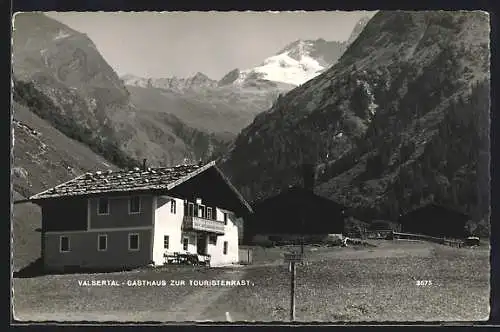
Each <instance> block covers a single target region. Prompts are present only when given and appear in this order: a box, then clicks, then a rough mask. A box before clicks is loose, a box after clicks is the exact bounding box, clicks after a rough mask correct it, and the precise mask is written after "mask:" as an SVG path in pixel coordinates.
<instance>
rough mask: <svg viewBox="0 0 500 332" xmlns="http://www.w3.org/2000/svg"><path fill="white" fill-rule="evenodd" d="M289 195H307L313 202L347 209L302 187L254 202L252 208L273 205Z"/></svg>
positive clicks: (291, 188) (292, 188)
mask: <svg viewBox="0 0 500 332" xmlns="http://www.w3.org/2000/svg"><path fill="white" fill-rule="evenodd" d="M287 195H294V196H298V197H304V195H306V196H307V197H308V198H309V199H313V200H316V201H318V202H323V203H327V204H329V205H331V206H336V207H338V208H339V209H342V210H344V209H346V207H345V206H344V205H342V204H340V203H338V202H336V201H334V200H332V199H330V198H327V197H324V196H321V195H318V194H316V193H314V191H311V190H307V189H305V188H303V187H300V186H290V187H288V188H287V189H285V190H282V191H281V192H279V193H275V194H273V195H271V196H269V197H267V198H265V199H260V200H258V201H254V202H252V206H253V207H254V208H258V207H259V206H262V205H267V204H272V203H271V202H273V201H274V200H275V199H277V198H282V197H285V196H287Z"/></svg>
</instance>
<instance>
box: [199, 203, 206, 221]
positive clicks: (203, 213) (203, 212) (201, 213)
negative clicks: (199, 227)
mask: <svg viewBox="0 0 500 332" xmlns="http://www.w3.org/2000/svg"><path fill="white" fill-rule="evenodd" d="M200 217H201V218H205V217H206V215H205V206H204V205H200Z"/></svg>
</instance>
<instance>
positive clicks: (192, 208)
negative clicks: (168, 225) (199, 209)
mask: <svg viewBox="0 0 500 332" xmlns="http://www.w3.org/2000/svg"><path fill="white" fill-rule="evenodd" d="M188 206H189V208H188V211H189V213H188V216H191V217H192V216H194V204H193V203H189V204H188Z"/></svg>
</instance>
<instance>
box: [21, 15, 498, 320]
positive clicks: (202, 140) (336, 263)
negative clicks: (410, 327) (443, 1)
mask: <svg viewBox="0 0 500 332" xmlns="http://www.w3.org/2000/svg"><path fill="white" fill-rule="evenodd" d="M12 28H13V31H12V68H13V69H12V70H13V76H12V89H13V90H12V110H11V113H12V132H13V156H14V157H13V161H12V170H11V174H12V177H11V179H12V191H13V193H12V195H13V201H14V204H13V210H12V243H13V246H12V248H13V250H12V262H11V268H12V273H13V276H12V290H13V291H12V292H13V293H12V294H13V300H12V311H13V317H14V319H15V320H17V321H21V322H44V321H57V322H116V323H120V322H133V323H141V322H159V323H165V322H233V323H237V322H241V323H248V322H283V323H289V322H302V323H311V322H327V323H340V322H345V323H354V322H399V323H402V322H460V321H485V320H487V319H488V317H489V314H490V241H489V238H490V17H489V14H488V13H487V12H483V11H311V12H306V11H297V12H294V11H288V12H280V11H273V12H271V11H269V12H252V11H246V12H236V11H234V12H217V11H211V12H20V13H15V14H14V16H13V21H12Z"/></svg>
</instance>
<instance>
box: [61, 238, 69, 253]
mask: <svg viewBox="0 0 500 332" xmlns="http://www.w3.org/2000/svg"><path fill="white" fill-rule="evenodd" d="M69 250H70V247H69V237H67V236H64V235H63V236H61V237H60V238H59V251H60V252H69Z"/></svg>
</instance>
